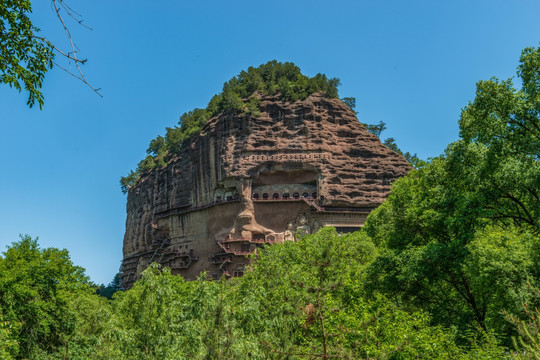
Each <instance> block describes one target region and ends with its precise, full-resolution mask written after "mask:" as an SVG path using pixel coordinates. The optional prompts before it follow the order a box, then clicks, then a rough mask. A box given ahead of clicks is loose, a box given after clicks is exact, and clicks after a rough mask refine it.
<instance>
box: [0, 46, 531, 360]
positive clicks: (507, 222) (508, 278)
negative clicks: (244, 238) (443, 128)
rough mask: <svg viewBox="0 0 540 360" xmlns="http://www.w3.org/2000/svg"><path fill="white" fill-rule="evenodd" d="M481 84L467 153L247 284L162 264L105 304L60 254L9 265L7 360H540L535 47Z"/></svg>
mask: <svg viewBox="0 0 540 360" xmlns="http://www.w3.org/2000/svg"><path fill="white" fill-rule="evenodd" d="M517 75H518V77H519V80H520V83H521V84H522V86H521V88H520V89H516V88H515V87H514V86H513V84H512V82H511V81H510V80H503V81H500V80H498V79H495V78H493V79H491V80H487V81H480V82H478V84H477V92H476V97H475V99H474V100H473V101H472V102H470V103H469V104H468V105H467V106H466V107H465V108H464V109H463V111H462V114H461V118H460V120H459V126H460V139H459V140H458V141H456V142H454V143H452V144H450V145H449V146H448V147H447V148H446V150H445V152H444V154H443V155H441V156H439V157H437V158H435V159H432V160H431V161H429V162H427V163H425V164H423V165H422V166H420V167H419V169H417V170H413V171H412V172H411V173H410V174H409V175H408V176H406V177H404V178H401V179H400V180H398V181H397V182H396V183H394V185H393V187H392V192H391V194H390V195H389V197H388V198H387V200H386V201H385V202H384V203H383V204H382V205H381V206H380V207H378V208H377V209H376V210H374V211H373V212H372V213H371V214H370V215H369V217H368V219H367V221H366V224H365V227H364V228H363V229H362V231H360V232H356V233H353V234H345V235H339V234H337V233H336V231H335V229H333V228H323V229H321V230H320V231H319V232H318V233H316V234H312V235H307V236H305V237H303V238H302V239H301V240H299V241H298V242H286V243H283V244H276V245H273V246H270V247H268V248H266V249H264V250H263V251H261V252H260V253H259V254H258V255H257V257H256V259H254V260H256V261H254V262H253V263H252V265H251V267H250V269H249V271H246V274H245V275H244V276H243V277H241V278H233V279H231V280H228V281H225V280H224V279H222V280H220V281H209V280H206V276H205V274H202V275H201V277H200V279H199V280H197V281H192V282H186V281H185V280H183V278H181V277H179V276H173V275H171V274H170V271H169V270H168V269H160V268H159V266H158V265H157V264H154V265H152V266H151V267H149V268H148V269H146V270H145V271H144V272H143V274H142V278H141V279H140V280H139V281H138V282H136V283H135V285H134V286H133V287H132V288H131V289H129V290H127V291H117V292H116V293H115V294H114V295H113V297H112V300H109V299H108V298H106V297H103V296H100V295H97V294H96V292H97V290H99V292H100V293H103V291H102V289H96V287H95V286H94V285H93V284H91V283H90V282H89V281H88V279H87V278H86V277H85V276H84V272H83V270H82V269H81V268H79V267H77V266H75V265H73V264H72V263H71V261H70V259H69V255H68V253H67V252H66V251H65V250H58V249H40V248H39V246H38V244H37V242H36V241H35V240H32V239H31V238H30V237H27V236H26V237H22V238H21V240H20V241H19V242H16V243H14V244H13V245H12V246H11V247H10V248H8V250H7V251H6V252H4V254H3V256H2V257H0V359H90V358H91V359H227V360H229V359H289V360H296V359H298V360H300V359H325V360H328V359H381V360H382V359H522V360H523V359H539V358H540V332H539V327H540V320H539V319H540V317H539V315H540V313H539V311H538V309H540V290H539V288H540V286H539V279H540V163H539V159H540V48H527V49H525V50H524V51H523V52H522V55H521V58H520V66H519V68H518V72H517Z"/></svg>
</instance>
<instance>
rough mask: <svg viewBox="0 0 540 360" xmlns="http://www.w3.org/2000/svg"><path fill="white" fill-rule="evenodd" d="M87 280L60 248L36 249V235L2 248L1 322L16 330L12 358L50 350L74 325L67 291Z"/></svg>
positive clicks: (84, 284)
mask: <svg viewBox="0 0 540 360" xmlns="http://www.w3.org/2000/svg"><path fill="white" fill-rule="evenodd" d="M87 281H88V280H87V278H86V277H85V275H84V271H83V269H82V268H80V267H77V266H74V265H73V264H72V263H71V261H70V259H69V254H68V252H67V251H66V250H58V249H54V248H48V249H40V248H39V246H38V243H37V240H33V239H31V238H30V236H28V235H25V236H21V240H20V241H19V242H16V243H13V244H12V246H11V247H9V248H8V249H7V251H6V252H4V256H3V257H2V258H0V309H2V311H3V316H4V320H3V321H4V323H6V322H7V324H8V326H9V327H10V328H11V329H18V330H17V332H16V334H15V339H16V340H17V342H18V346H19V353H18V354H17V356H16V358H17V359H19V358H24V359H26V358H34V357H36V356H38V355H39V354H49V353H54V352H55V351H56V350H57V349H58V348H59V347H60V346H61V345H62V344H63V343H64V341H65V337H66V336H67V335H69V334H71V333H72V332H73V330H74V327H73V326H74V317H73V314H72V313H71V312H70V311H69V307H68V299H69V294H70V292H71V291H73V290H75V289H77V288H81V287H84V286H86V284H87ZM12 331H13V330H12Z"/></svg>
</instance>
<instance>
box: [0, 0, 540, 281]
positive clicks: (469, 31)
mask: <svg viewBox="0 0 540 360" xmlns="http://www.w3.org/2000/svg"><path fill="white" fill-rule="evenodd" d="M67 1H68V4H70V5H71V7H72V8H74V9H75V10H77V11H78V12H79V13H81V14H82V15H83V17H84V19H85V21H84V23H85V24H87V25H89V26H91V27H92V28H93V30H92V31H89V30H87V29H84V28H82V27H80V26H78V25H77V24H76V23H73V22H68V24H69V25H70V30H71V32H72V35H73V39H74V40H75V42H76V43H77V45H78V47H79V49H80V56H81V57H84V58H88V62H87V64H86V65H85V66H84V71H85V75H86V77H87V78H88V79H89V81H90V82H91V83H92V84H93V85H95V86H96V87H100V88H102V93H103V95H104V97H103V98H100V97H98V96H97V95H95V94H94V93H93V92H92V91H91V90H90V89H89V88H87V87H85V85H84V84H82V83H81V82H79V81H77V80H76V79H74V78H72V77H70V76H69V75H67V74H66V73H65V72H63V71H62V70H60V69H58V68H56V69H53V70H52V71H50V72H49V73H47V75H46V79H45V83H44V87H43V92H44V94H45V106H44V109H43V110H41V111H40V110H39V109H38V108H33V109H28V108H27V106H26V99H27V95H26V94H24V93H21V94H19V93H18V92H17V91H16V90H14V89H10V88H9V87H6V86H5V85H0V157H1V158H0V159H1V166H2V167H1V173H0V174H1V176H0V249H5V246H6V245H9V244H10V243H11V242H13V241H17V240H18V234H29V235H31V236H33V237H35V236H39V242H40V244H41V246H43V247H49V246H52V247H58V248H66V249H68V250H69V251H70V254H71V257H72V260H73V261H74V262H75V264H77V265H80V266H83V267H84V268H85V269H86V270H87V274H88V275H89V276H90V277H91V279H92V280H93V281H95V282H97V283H105V284H107V283H109V282H110V280H112V278H113V276H114V274H115V273H116V272H117V271H118V269H119V265H120V261H121V258H122V240H123V235H124V229H125V215H126V214H125V203H126V197H125V196H124V195H122V193H121V191H120V185H119V179H120V176H122V175H126V174H127V173H128V172H129V170H130V169H134V168H135V166H136V165H137V163H138V162H139V161H140V160H141V159H142V158H143V157H144V156H145V155H146V154H145V150H146V148H147V146H148V143H149V141H150V140H151V139H153V138H154V137H155V136H156V135H158V134H163V133H164V129H165V127H166V126H173V125H174V124H176V122H177V121H178V118H179V116H180V115H181V114H182V113H183V112H186V111H189V110H191V109H193V108H194V107H205V106H206V104H207V103H208V101H209V100H210V98H211V97H212V95H214V94H215V93H218V92H220V91H221V87H222V85H223V83H224V82H225V81H227V80H229V79H230V78H231V77H232V76H234V75H236V74H237V73H239V72H240V71H241V70H243V69H246V68H247V67H249V66H258V65H260V64H262V63H265V62H267V61H269V60H272V59H276V60H278V61H292V62H294V63H295V64H296V65H298V66H299V67H300V68H301V69H302V71H303V72H304V73H305V74H306V75H310V76H313V75H315V74H316V73H318V72H321V73H325V74H326V75H328V76H329V77H338V78H340V79H341V82H342V86H341V87H340V96H341V97H349V96H352V97H356V102H357V111H358V113H359V114H358V117H359V119H360V120H361V121H363V122H372V123H377V122H379V121H384V122H386V123H387V126H388V130H387V131H386V132H385V133H384V134H383V137H394V138H395V139H396V142H397V144H398V145H399V146H400V147H401V148H402V149H403V150H404V151H409V152H412V153H418V155H419V156H420V157H422V158H427V157H434V156H437V155H439V154H440V153H441V152H442V151H443V150H444V148H445V147H446V145H447V144H448V143H450V142H452V141H454V140H456V139H457V137H458V127H457V121H458V119H459V114H460V111H461V108H463V107H464V106H465V105H466V104H467V102H468V101H470V100H472V99H473V98H474V92H475V83H476V82H477V81H478V80H482V79H489V78H490V77H492V76H495V77H498V78H501V79H506V78H509V77H512V76H514V75H515V70H516V67H517V65H518V59H519V55H520V52H521V50H522V49H523V48H524V47H527V46H535V47H536V46H539V41H540V21H539V20H538V19H539V18H540V1H539V0H489V1H488V0H482V1H474V0H466V1H463V0H453V1H433V0H430V1H403V0H394V1H373V0H371V1H365V0H364V1H332V2H331V1H317V0H310V1H294V0H288V1H253V0H250V1H247V0H246V1H234V0H230V1H223V0H220V1H189V2H188V1H178V0H159V1H158V0H145V1H140V0H132V1H129V2H128V1H102V0H94V1H81V0H67ZM32 19H33V21H34V23H35V24H36V25H37V26H38V27H40V28H41V30H42V32H41V34H42V35H43V36H45V37H47V38H49V39H50V40H52V41H53V42H54V43H55V44H56V45H57V46H58V47H60V48H63V49H67V46H68V44H67V42H66V39H65V36H64V35H63V33H62V28H61V25H60V24H59V22H58V21H57V19H56V17H55V15H54V11H53V9H52V7H51V4H50V1H46V0H39V1H37V0H35V1H34V13H33V16H32ZM58 61H59V62H60V63H61V64H65V62H63V60H62V59H61V58H58Z"/></svg>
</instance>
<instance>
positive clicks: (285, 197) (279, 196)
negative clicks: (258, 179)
mask: <svg viewBox="0 0 540 360" xmlns="http://www.w3.org/2000/svg"><path fill="white" fill-rule="evenodd" d="M252 198H253V200H254V201H265V200H273V201H279V200H302V198H304V199H312V200H315V199H317V193H316V192H314V193H311V194H309V193H307V192H305V193H302V194H300V193H297V192H295V193H293V194H292V195H291V194H290V193H283V194H279V193H273V194H272V196H270V194H268V193H262V194H259V193H253V195H252Z"/></svg>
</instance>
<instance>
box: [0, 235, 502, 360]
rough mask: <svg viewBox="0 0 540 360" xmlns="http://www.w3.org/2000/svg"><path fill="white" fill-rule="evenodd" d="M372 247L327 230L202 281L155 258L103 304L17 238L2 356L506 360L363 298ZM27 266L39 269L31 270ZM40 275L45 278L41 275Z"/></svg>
mask: <svg viewBox="0 0 540 360" xmlns="http://www.w3.org/2000/svg"><path fill="white" fill-rule="evenodd" d="M29 252H30V253H31V255H28V253H29ZM377 254H378V250H377V248H376V247H375V245H374V244H373V243H372V242H371V240H370V239H369V238H368V237H367V236H366V234H364V233H355V234H348V235H343V236H339V235H338V234H337V233H336V231H335V230H334V229H332V228H325V229H323V230H321V231H319V232H318V233H317V234H314V235H309V236H306V237H304V238H303V239H302V240H301V241H299V242H297V243H293V242H287V243H284V244H278V245H275V246H272V247H270V248H268V249H267V250H265V251H263V252H261V254H260V255H259V258H258V259H257V262H256V263H255V264H254V266H253V267H252V269H251V271H249V272H248V273H247V274H246V275H245V276H244V277H242V278H237V279H232V280H229V281H225V280H221V281H208V280H205V278H204V275H202V276H201V278H200V279H199V280H198V281H192V282H186V281H184V280H183V278H182V277H179V276H173V275H171V274H170V272H169V271H168V269H164V270H160V269H159V268H158V266H157V265H153V266H151V267H149V268H148V269H147V270H145V271H144V272H143V275H142V278H141V279H140V280H139V281H138V282H137V283H136V284H135V285H134V287H133V288H131V289H130V290H128V291H122V292H117V293H116V294H115V295H114V297H113V300H108V299H107V298H105V297H102V296H99V295H97V294H96V293H95V291H94V290H93V289H92V288H90V287H89V286H88V284H87V283H86V281H85V279H84V278H83V277H80V271H79V269H78V268H74V267H73V266H72V265H71V264H70V263H69V260H68V259H66V257H65V251H58V250H54V249H45V250H41V249H39V248H37V244H36V243H35V241H33V240H31V239H29V238H27V237H26V238H24V239H23V240H21V241H20V242H19V243H15V244H14V245H13V246H12V247H11V248H10V249H9V250H8V251H7V252H6V253H5V254H4V255H5V257H4V258H3V259H2V266H3V268H2V272H0V274H1V277H0V279H1V282H0V291H1V292H0V293H2V294H10V295H3V298H2V307H1V308H2V311H3V313H4V316H3V319H2V321H0V345H1V346H0V349H1V350H0V356H1V358H2V359H90V358H92V359H130V360H131V359H227V360H230V359H246V358H253V359H313V358H320V359H331V358H334V359H335V358H340V359H360V358H370V359H478V358H497V359H498V358H501V357H504V356H506V355H505V354H507V353H508V351H507V350H506V349H504V348H503V347H500V346H498V345H497V344H496V341H495V340H493V339H492V338H489V337H486V338H485V339H480V340H478V341H477V340H473V344H472V345H471V346H469V347H462V346H459V345H457V344H456V342H455V339H454V334H453V333H452V331H449V330H448V329H445V328H444V327H442V326H437V325H435V326H433V325H432V324H431V323H430V315H429V313H428V312H426V311H422V310H414V311H407V310H406V309H404V308H403V307H402V306H400V305H399V303H397V302H395V301H393V300H391V299H390V298H387V297H385V296H384V295H381V294H374V295H371V296H368V295H367V293H366V291H365V286H364V285H365V284H366V276H367V275H368V272H367V270H368V269H369V266H370V264H371V263H372V262H373V260H374V259H376V257H377ZM53 255H54V256H53ZM57 255H61V256H60V259H61V260H58V259H56V260H54V261H53V262H52V264H50V263H49V262H48V261H43V262H39V261H40V260H39V259H45V258H51V257H52V259H54V257H55V256H57ZM24 257H27V258H28V259H29V260H30V261H29V262H28V263H27V264H26V263H25V264H23V263H20V261H23V260H22V258H24ZM36 259H37V260H36ZM36 261H38V262H36ZM7 263H10V264H15V263H18V264H19V265H20V267H14V266H9V267H8V266H6V264H7ZM27 269H32V272H36V273H37V274H38V275H33V274H32V275H29V274H28V270H27ZM45 273H50V278H43V277H42V276H41V275H40V274H45ZM29 276H30V278H29ZM34 277H35V279H34ZM39 279H41V280H42V281H39ZM73 281H75V282H73ZM27 294H28V295H27ZM14 298H16V299H17V300H13V299H14ZM37 310H41V311H37ZM23 328H24V330H23Z"/></svg>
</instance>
